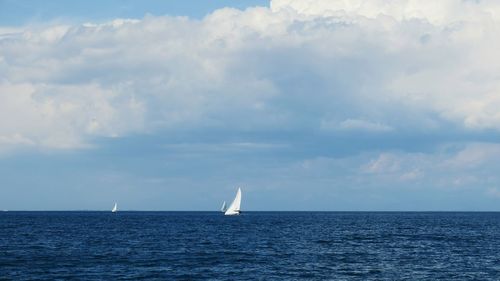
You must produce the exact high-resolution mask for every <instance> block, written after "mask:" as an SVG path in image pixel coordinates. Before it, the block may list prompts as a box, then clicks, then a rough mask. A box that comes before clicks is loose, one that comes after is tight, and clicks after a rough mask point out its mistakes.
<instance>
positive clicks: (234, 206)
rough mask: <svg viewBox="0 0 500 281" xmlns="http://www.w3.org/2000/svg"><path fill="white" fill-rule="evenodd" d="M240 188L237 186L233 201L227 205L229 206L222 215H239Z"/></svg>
mask: <svg viewBox="0 0 500 281" xmlns="http://www.w3.org/2000/svg"><path fill="white" fill-rule="evenodd" d="M240 207H241V188H238V192H236V197H234V200H233V202H232V203H231V205H229V208H227V210H226V212H224V215H226V216H232V215H239V214H240V212H241V209H240Z"/></svg>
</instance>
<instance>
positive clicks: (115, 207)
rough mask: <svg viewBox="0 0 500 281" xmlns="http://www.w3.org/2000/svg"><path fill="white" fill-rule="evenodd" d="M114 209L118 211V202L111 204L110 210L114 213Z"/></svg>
mask: <svg viewBox="0 0 500 281" xmlns="http://www.w3.org/2000/svg"><path fill="white" fill-rule="evenodd" d="M116 211H118V204H116V202H115V206H113V209H112V210H111V212H113V213H115V212H116Z"/></svg>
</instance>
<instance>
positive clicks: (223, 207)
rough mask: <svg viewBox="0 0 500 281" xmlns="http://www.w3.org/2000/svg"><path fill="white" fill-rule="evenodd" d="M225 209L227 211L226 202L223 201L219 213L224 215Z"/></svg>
mask: <svg viewBox="0 0 500 281" xmlns="http://www.w3.org/2000/svg"><path fill="white" fill-rule="evenodd" d="M226 209H227V206H226V201H224V202H223V203H222V207H220V211H221V212H223V213H225V212H226Z"/></svg>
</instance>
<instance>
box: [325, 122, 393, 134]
mask: <svg viewBox="0 0 500 281" xmlns="http://www.w3.org/2000/svg"><path fill="white" fill-rule="evenodd" d="M321 129H323V130H327V131H328V130H348V131H350V130H352V131H367V132H390V131H392V130H393V128H392V127H391V126H389V125H386V124H382V123H380V122H370V121H366V120H363V119H346V120H344V121H342V122H340V123H337V122H335V121H330V120H323V121H322V122H321Z"/></svg>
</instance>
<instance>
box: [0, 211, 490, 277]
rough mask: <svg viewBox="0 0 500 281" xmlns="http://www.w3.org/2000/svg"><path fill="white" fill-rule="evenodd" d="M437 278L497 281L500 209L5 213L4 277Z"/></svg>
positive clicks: (0, 273)
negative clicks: (230, 213) (232, 213)
mask: <svg viewBox="0 0 500 281" xmlns="http://www.w3.org/2000/svg"><path fill="white" fill-rule="evenodd" d="M437 279H440V280H500V213H442V212H437V213H434V212H429V213H426V212H424V213H420V212H416V213H413V212H409V213H399V212H388V213H385V212H246V213H243V214H242V215H240V216H233V217H225V216H223V215H222V214H221V213H217V212H118V213H115V214H112V213H111V212H2V213H0V280H437Z"/></svg>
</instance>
